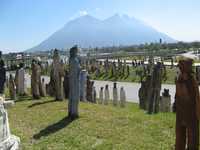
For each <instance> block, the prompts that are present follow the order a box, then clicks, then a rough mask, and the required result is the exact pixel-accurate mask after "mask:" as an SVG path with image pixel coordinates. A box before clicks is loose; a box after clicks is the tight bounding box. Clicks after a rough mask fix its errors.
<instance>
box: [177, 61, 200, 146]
mask: <svg viewBox="0 0 200 150" xmlns="http://www.w3.org/2000/svg"><path fill="white" fill-rule="evenodd" d="M178 67H179V69H180V71H181V73H180V75H179V76H178V79H177V81H176V95H175V103H174V111H176V146H175V147H176V148H175V150H186V149H187V150H198V149H199V118H200V99H199V88H198V84H197V81H196V79H195V77H194V75H193V72H192V59H184V60H180V61H179V64H178ZM186 146H187V147H186Z"/></svg>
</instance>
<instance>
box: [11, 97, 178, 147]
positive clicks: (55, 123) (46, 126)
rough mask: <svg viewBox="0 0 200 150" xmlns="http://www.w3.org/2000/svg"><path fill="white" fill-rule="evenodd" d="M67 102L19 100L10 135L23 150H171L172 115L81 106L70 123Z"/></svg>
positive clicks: (132, 106)
mask: <svg viewBox="0 0 200 150" xmlns="http://www.w3.org/2000/svg"><path fill="white" fill-rule="evenodd" d="M66 116H67V102H66V101H63V102H55V101H53V98H44V99H42V100H34V101H32V100H26V98H24V99H20V100H19V101H18V102H16V105H15V106H14V107H13V108H11V109H10V110H9V121H10V127H11V130H12V133H13V134H15V135H17V136H19V137H20V138H21V143H22V148H23V149H24V150H48V149H49V150H62V149H71V150H79V149H80V150H91V149H97V150H112V149H119V150H126V149H127V150H171V149H173V146H174V140H175V138H174V137H175V133H174V131H175V129H174V127H175V115H174V114H173V113H160V114H157V115H148V114H146V113H145V112H144V111H142V110H139V109H138V105H137V104H132V103H129V104H127V107H126V108H120V107H113V106H112V105H111V104H110V105H108V106H104V105H99V104H90V103H80V118H79V119H77V120H75V121H73V122H70V121H69V120H68V119H67V118H66Z"/></svg>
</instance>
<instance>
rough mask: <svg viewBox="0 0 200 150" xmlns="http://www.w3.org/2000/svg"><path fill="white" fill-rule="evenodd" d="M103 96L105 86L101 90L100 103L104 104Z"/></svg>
mask: <svg viewBox="0 0 200 150" xmlns="http://www.w3.org/2000/svg"><path fill="white" fill-rule="evenodd" d="M103 98H104V97H103V87H101V88H100V91H99V104H103V101H104V100H103Z"/></svg>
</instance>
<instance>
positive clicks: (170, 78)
mask: <svg viewBox="0 0 200 150" xmlns="http://www.w3.org/2000/svg"><path fill="white" fill-rule="evenodd" d="M166 69H167V80H166V81H163V83H164V84H174V83H175V82H174V81H175V76H176V68H175V67H174V68H171V67H166ZM136 70H137V69H136V68H133V67H130V74H129V76H127V75H126V74H125V76H123V77H114V76H113V77H111V76H110V75H108V76H106V74H104V71H103V69H102V68H101V72H102V73H101V74H100V75H99V77H96V76H95V73H94V74H91V78H92V79H94V80H103V81H119V82H140V77H139V76H137V75H136Z"/></svg>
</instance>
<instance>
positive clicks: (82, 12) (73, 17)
mask: <svg viewBox="0 0 200 150" xmlns="http://www.w3.org/2000/svg"><path fill="white" fill-rule="evenodd" d="M85 15H88V12H87V11H86V10H80V11H78V12H76V13H75V14H74V15H73V16H71V17H70V18H69V20H74V19H75V18H78V17H81V16H85Z"/></svg>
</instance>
